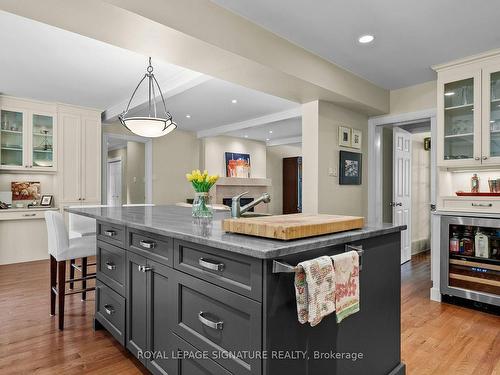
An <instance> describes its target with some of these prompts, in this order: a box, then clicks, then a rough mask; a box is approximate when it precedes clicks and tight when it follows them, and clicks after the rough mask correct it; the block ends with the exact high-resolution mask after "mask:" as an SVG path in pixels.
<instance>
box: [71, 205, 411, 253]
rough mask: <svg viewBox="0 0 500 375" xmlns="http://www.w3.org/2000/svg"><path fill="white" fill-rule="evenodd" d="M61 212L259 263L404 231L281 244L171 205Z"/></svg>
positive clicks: (368, 230)
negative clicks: (227, 228) (233, 230)
mask: <svg viewBox="0 0 500 375" xmlns="http://www.w3.org/2000/svg"><path fill="white" fill-rule="evenodd" d="M65 211H67V212H70V213H73V214H79V215H83V216H87V217H91V218H94V219H97V220H102V221H105V222H108V223H112V224H118V225H125V226H128V227H130V228H134V229H139V230H143V231H147V232H150V233H156V234H159V235H164V236H168V237H172V238H174V239H179V240H186V241H191V242H195V243H199V244H202V245H207V246H212V247H215V248H219V249H223V250H227V251H231V252H234V253H239V254H244V255H247V256H252V257H256V258H260V259H269V258H276V257H279V256H283V255H290V254H297V253H300V252H303V251H308V250H313V249H318V248H321V247H326V246H332V245H339V244H344V243H347V242H352V241H358V240H361V239H366V238H371V237H375V236H379V235H383V234H389V233H395V232H399V231H401V230H403V229H405V226H399V225H392V224H382V225H376V226H365V227H364V228H362V229H357V230H351V231H346V232H340V233H335V234H328V235H323V236H317V237H309V238H304V239H300V240H292V241H281V240H272V239H267V238H259V237H252V236H246V235H241V234H234V233H226V232H225V231H224V230H223V229H222V220H223V219H225V218H228V217H229V215H230V214H229V213H228V212H217V211H216V212H214V218H213V220H206V219H205V220H201V221H200V220H196V219H193V218H192V217H191V209H190V208H185V207H179V206H174V205H171V206H153V207H90V208H85V207H78V208H69V207H65Z"/></svg>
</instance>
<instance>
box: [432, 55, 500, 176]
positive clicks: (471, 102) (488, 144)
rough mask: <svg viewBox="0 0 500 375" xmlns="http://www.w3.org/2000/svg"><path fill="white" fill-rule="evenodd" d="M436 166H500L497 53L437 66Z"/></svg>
mask: <svg viewBox="0 0 500 375" xmlns="http://www.w3.org/2000/svg"><path fill="white" fill-rule="evenodd" d="M436 71H437V72H438V88H437V92H438V102H437V105H438V107H437V108H438V111H437V112H438V118H437V120H438V121H437V123H438V127H437V128H438V129H437V130H438V133H437V136H438V138H437V153H438V165H440V166H444V167H451V168H453V167H473V166H476V167H480V166H491V165H492V164H494V165H497V166H498V165H500V55H498V54H496V55H495V54H489V55H487V56H486V55H485V56H480V57H478V58H477V59H472V58H471V59H467V60H464V61H461V62H457V63H455V64H453V63H451V64H445V65H443V66H440V67H437V68H436Z"/></svg>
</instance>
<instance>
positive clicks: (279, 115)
mask: <svg viewBox="0 0 500 375" xmlns="http://www.w3.org/2000/svg"><path fill="white" fill-rule="evenodd" d="M300 116H302V109H301V107H300V106H297V107H295V108H292V109H288V110H286V111H282V112H276V113H272V114H270V115H265V116H261V117H256V118H253V119H250V120H245V121H241V122H235V123H233V124H226V125H222V126H218V127H216V128H212V129H206V130H200V131H199V132H198V133H196V135H197V136H198V138H205V137H213V136H216V135H221V134H224V133H228V132H230V131H234V130H241V129H247V128H253V127H256V126H262V125H266V124H269V123H272V122H276V121H282V120H287V119H290V118H296V117H300Z"/></svg>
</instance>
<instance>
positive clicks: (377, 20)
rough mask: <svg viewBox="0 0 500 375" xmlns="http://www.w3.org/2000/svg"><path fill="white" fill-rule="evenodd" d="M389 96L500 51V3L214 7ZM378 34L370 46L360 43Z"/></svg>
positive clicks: (265, 0) (285, 1) (321, 1)
mask: <svg viewBox="0 0 500 375" xmlns="http://www.w3.org/2000/svg"><path fill="white" fill-rule="evenodd" d="M212 1H214V2H215V3H217V4H219V5H221V6H223V7H225V8H227V9H229V10H231V11H233V12H235V13H237V14H240V15H241V16H243V17H245V18H247V19H249V20H251V21H252V22H255V23H257V24H259V25H261V26H263V27H265V28H267V29H268V30H270V31H272V32H274V33H276V34H278V35H280V36H282V37H284V38H286V39H288V40H290V41H291V42H293V43H295V44H298V45H300V46H302V47H303V48H306V49H308V50H310V51H311V52H314V53H316V54H318V55H320V56H322V57H324V58H325V59H327V60H330V61H332V62H334V63H336V64H338V65H340V66H342V67H344V68H346V69H348V70H350V71H352V72H354V73H355V74H358V75H360V76H361V77H364V78H366V79H368V80H370V81H372V82H373V83H375V84H377V85H380V86H382V87H385V88H388V89H395V88H401V87H405V86H410V85H413V84H417V83H421V82H426V81H430V80H433V79H435V74H434V72H433V71H432V70H431V69H430V66H431V65H434V64H438V63H443V62H447V61H450V60H454V59H457V58H461V57H465V56H468V55H471V54H475V53H479V52H483V51H486V50H489V49H494V48H500V33H499V32H498V18H499V15H500V1H499V0H481V1H474V0H419V1H401V0H381V1H374V0H315V1H304V0H273V1H269V0H252V1H241V0H212ZM363 34H373V35H375V41H374V42H373V43H372V44H370V45H360V44H358V42H357V39H358V37H359V36H361V35H363Z"/></svg>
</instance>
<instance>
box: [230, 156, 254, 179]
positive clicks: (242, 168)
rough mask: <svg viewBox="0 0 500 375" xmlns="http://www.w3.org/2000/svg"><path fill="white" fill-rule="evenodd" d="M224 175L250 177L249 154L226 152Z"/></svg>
mask: <svg viewBox="0 0 500 375" xmlns="http://www.w3.org/2000/svg"><path fill="white" fill-rule="evenodd" d="M225 158H226V177H240V178H250V154H240V153H237V152H226V153H225Z"/></svg>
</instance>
